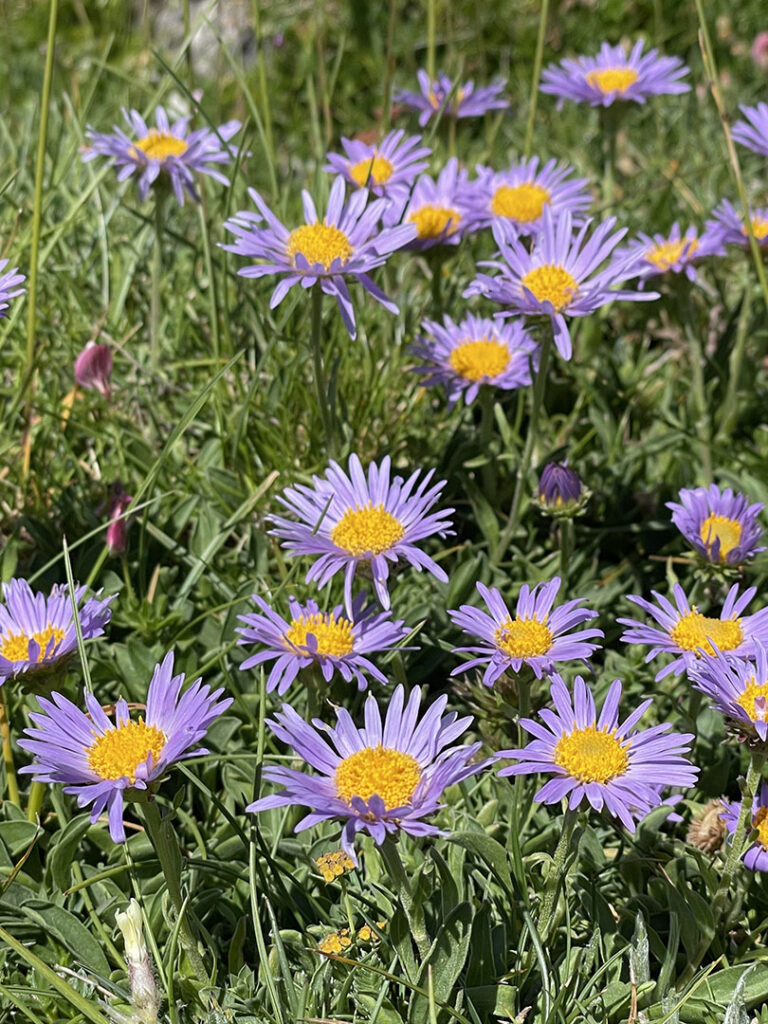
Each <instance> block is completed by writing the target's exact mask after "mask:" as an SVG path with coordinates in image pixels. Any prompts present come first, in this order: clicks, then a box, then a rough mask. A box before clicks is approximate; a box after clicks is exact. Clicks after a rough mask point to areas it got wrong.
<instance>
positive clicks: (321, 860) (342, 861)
mask: <svg viewBox="0 0 768 1024" xmlns="http://www.w3.org/2000/svg"><path fill="white" fill-rule="evenodd" d="M315 864H317V867H318V870H319V871H320V874H321V875H322V876H323V881H325V882H332V881H333V880H334V879H336V878H339V877H340V876H341V875H343V874H344V872H345V871H354V868H355V865H354V864H353V863H352V858H351V857H350V856H349V855H348V854H346V853H344V851H343V850H334V851H333V852H332V853H324V854H323V855H322V856H321V857H318V858H317V859H316V860H315Z"/></svg>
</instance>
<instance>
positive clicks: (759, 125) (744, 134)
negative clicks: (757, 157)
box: [731, 103, 768, 156]
mask: <svg viewBox="0 0 768 1024" xmlns="http://www.w3.org/2000/svg"><path fill="white" fill-rule="evenodd" d="M739 109H740V110H741V112H742V114H743V115H744V117H745V118H746V120H745V121H737V122H736V124H734V126H733V128H732V129H731V135H732V137H733V138H734V139H735V140H736V142H740V143H741V145H742V146H747V148H748V149H752V150H754V152H755V153H760V154H761V155H762V156H768V103H758V104H757V106H756V107H740V108H739Z"/></svg>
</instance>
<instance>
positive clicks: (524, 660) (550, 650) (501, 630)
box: [448, 576, 604, 686]
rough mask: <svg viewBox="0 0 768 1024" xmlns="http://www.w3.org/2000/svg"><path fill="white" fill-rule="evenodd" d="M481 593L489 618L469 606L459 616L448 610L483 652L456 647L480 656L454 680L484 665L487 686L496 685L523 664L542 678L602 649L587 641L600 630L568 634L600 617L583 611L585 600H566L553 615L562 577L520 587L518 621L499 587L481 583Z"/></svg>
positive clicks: (455, 671) (601, 633) (453, 619)
mask: <svg viewBox="0 0 768 1024" xmlns="http://www.w3.org/2000/svg"><path fill="white" fill-rule="evenodd" d="M477 590H478V593H479V594H480V596H481V597H482V599H483V600H484V601H485V603H486V605H487V606H488V611H489V612H490V615H489V614H487V613H486V612H483V611H480V609H479V608H473V607H472V605H469V604H464V605H462V606H461V608H459V610H458V611H452V610H449V611H448V615H449V616H450V618H451V621H452V622H453V624H454V625H455V626H458V627H459V629H462V630H463V631H464V632H465V633H469V634H470V635H471V636H477V637H480V639H481V640H482V641H483V643H482V645H481V646H479V647H456V648H455V653H457V654H458V653H463V652H467V653H469V654H478V655H480V657H478V658H473V659H472V660H471V661H467V662H465V663H464V664H463V665H459V667H458V668H455V669H454V670H453V672H452V673H451V675H454V676H455V675H456V674H457V673H458V672H468V671H469V670H470V669H473V668H477V667H478V666H479V665H484V666H485V672H484V673H483V683H484V684H485V685H486V686H493V684H494V683H495V682H496V680H497V679H498V678H499V676H500V675H502V674H503V673H504V672H508V671H510V670H511V671H513V672H519V671H520V669H521V668H522V666H523V665H528V666H530V668H531V669H532V671H533V673H534V675H535V676H536V678H537V679H541V677H542V676H543V675H549V674H551V673H552V671H553V668H554V665H555V663H556V662H558V661H573V660H574V659H577V658H580V659H586V658H589V657H590V656H591V655H592V654H593V653H594V652H595V651H596V650H598V648H599V647H600V645H599V644H593V643H589V642H588V641H590V640H592V639H593V638H594V637H598V636H600V637H601V636H603V635H604V634H603V632H602V630H600V629H582V630H579V631H578V632H576V633H570V632H569V630H572V629H573V628H574V626H579V625H581V623H582V622H588V621H589V620H590V619H594V618H596V617H597V612H593V611H590V609H588V608H581V607H579V606H580V605H581V604H583V599H582V598H578V599H577V600H575V601H566V602H565V604H562V605H560V607H559V608H555V610H554V611H552V605H553V604H554V603H555V598H556V597H557V593H558V591H559V590H560V577H559V576H555V577H554V579H551V580H550V581H549V583H539V584H537V585H536V586H535V587H529V586H527V584H526V585H524V586H522V587H521V588H520V596H519V597H518V599H517V607H516V608H515V616H514V618H513V617H512V615H511V614H510V612H509V610H508V608H507V606H506V604H505V603H504V598H503V597H502V596H501V593H500V592H499V591H498V590H497V589H496V588H495V587H492V588H491V589H489V588H488V587H486V586H485V585H484V584H482V583H478V584H477Z"/></svg>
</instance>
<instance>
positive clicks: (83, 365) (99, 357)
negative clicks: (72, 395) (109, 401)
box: [75, 341, 112, 398]
mask: <svg viewBox="0 0 768 1024" xmlns="http://www.w3.org/2000/svg"><path fill="white" fill-rule="evenodd" d="M111 374H112V353H111V352H110V350H109V345H96V344H94V342H92V341H89V342H88V344H87V345H86V346H85V348H84V349H83V351H82V352H81V353H80V355H79V356H78V357H77V359H76V360H75V380H76V381H77V383H78V384H79V385H80V387H82V388H94V389H95V390H96V391H98V392H99V394H100V395H103V397H104V398H109V395H110V390H109V378H110V376H111Z"/></svg>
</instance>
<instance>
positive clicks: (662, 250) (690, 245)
mask: <svg viewBox="0 0 768 1024" xmlns="http://www.w3.org/2000/svg"><path fill="white" fill-rule="evenodd" d="M698 248H699V242H698V239H696V238H678V240H677V241H676V242H672V241H669V242H662V243H661V244H660V245H655V246H653V247H652V248H651V249H649V250H648V252H647V253H646V254H645V258H646V259H647V260H648V262H649V263H653V265H654V266H655V267H658V269H659V270H669V268H670V267H674V265H675V264H676V263H677V262H678V260H679V259H680V257H681V256H682V255H683V253H684V252H685V256H686V259H689V258H690V257H691V256H693V254H694V253H695V252H696V250H697V249H698Z"/></svg>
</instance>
